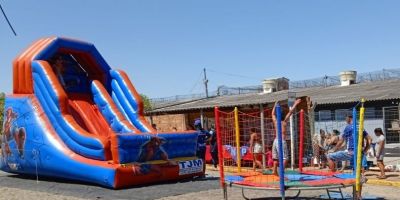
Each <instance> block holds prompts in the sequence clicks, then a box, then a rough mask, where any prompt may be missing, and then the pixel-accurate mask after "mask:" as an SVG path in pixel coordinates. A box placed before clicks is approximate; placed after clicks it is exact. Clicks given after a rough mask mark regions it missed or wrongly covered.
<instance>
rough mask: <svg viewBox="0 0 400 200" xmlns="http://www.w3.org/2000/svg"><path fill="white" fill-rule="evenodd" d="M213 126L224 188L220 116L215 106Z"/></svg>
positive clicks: (223, 186) (221, 181)
mask: <svg viewBox="0 0 400 200" xmlns="http://www.w3.org/2000/svg"><path fill="white" fill-rule="evenodd" d="M214 112H215V128H216V131H217V145H218V164H219V175H220V183H221V187H222V188H223V189H224V190H225V174H224V157H223V148H222V145H223V144H222V132H221V124H220V116H219V109H218V107H215V109H214Z"/></svg>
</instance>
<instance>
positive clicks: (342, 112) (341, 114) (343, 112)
mask: <svg viewBox="0 0 400 200" xmlns="http://www.w3.org/2000/svg"><path fill="white" fill-rule="evenodd" d="M351 114H352V111H351V110H347V109H338V110H335V120H337V121H344V120H346V117H347V116H349V115H351Z"/></svg>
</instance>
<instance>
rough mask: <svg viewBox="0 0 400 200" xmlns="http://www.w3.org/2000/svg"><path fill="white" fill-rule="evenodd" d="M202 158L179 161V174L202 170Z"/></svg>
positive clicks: (194, 172) (195, 172)
mask: <svg viewBox="0 0 400 200" xmlns="http://www.w3.org/2000/svg"><path fill="white" fill-rule="evenodd" d="M203 165H204V163H203V160H202V159H196V160H188V161H181V162H179V175H180V176H182V175H188V174H197V173H201V172H202V171H203Z"/></svg>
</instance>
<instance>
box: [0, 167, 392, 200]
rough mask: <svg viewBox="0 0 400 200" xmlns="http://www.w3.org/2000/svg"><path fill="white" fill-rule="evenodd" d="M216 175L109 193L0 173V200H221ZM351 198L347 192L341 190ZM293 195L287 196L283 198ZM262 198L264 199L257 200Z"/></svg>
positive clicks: (309, 195) (314, 195)
mask: <svg viewBox="0 0 400 200" xmlns="http://www.w3.org/2000/svg"><path fill="white" fill-rule="evenodd" d="M217 175H218V174H217V173H216V172H210V176H209V177H208V178H206V179H204V180H194V181H193V180H190V181H182V182H177V183H176V182H175V183H164V184H158V185H152V186H143V187H136V188H131V189H125V190H110V189H106V188H102V187H98V186H92V185H84V184H79V183H74V182H66V181H64V182H62V181H55V180H43V179H41V180H40V181H39V183H37V182H36V179H35V177H22V176H17V175H11V174H6V173H4V172H0V200H6V199H7V200H13V199H15V200H25V199H26V200H31V199H42V200H47V199H48V200H50V199H73V200H80V199H164V200H186V199H190V200H197V199H198V200H200V199H202V200H203V199H207V200H213V199H222V197H223V196H222V191H221V189H219V185H218V179H217V178H213V177H212V176H217ZM398 189H399V188H398V187H392V186H376V185H366V186H365V188H364V195H366V196H368V195H370V194H373V195H374V196H376V197H380V199H399V197H398V193H397V192H394V191H398ZM345 192H346V193H348V194H351V188H348V189H345ZM246 194H247V195H248V196H250V197H252V198H255V199H274V198H272V197H279V192H277V191H272V192H271V191H246ZM294 194H295V192H293V191H291V192H288V193H287V196H292V195H294ZM321 194H323V195H324V194H326V191H304V192H302V194H301V199H320V198H319V197H320V195H321ZM228 195H229V199H230V200H239V199H243V198H242V195H241V190H240V189H238V188H229V190H228ZM261 197H264V198H261ZM278 199H280V198H278Z"/></svg>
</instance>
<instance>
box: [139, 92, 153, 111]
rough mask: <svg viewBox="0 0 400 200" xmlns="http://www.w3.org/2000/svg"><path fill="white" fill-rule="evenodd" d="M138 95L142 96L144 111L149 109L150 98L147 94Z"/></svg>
mask: <svg viewBox="0 0 400 200" xmlns="http://www.w3.org/2000/svg"><path fill="white" fill-rule="evenodd" d="M140 96H141V97H142V101H143V107H144V111H149V110H151V102H150V98H149V97H147V96H146V95H144V94H140Z"/></svg>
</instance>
